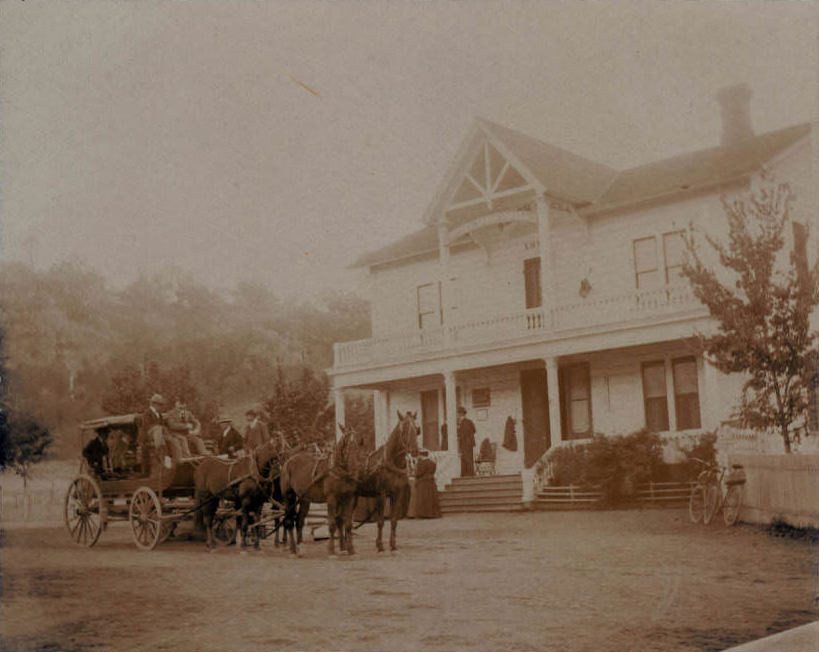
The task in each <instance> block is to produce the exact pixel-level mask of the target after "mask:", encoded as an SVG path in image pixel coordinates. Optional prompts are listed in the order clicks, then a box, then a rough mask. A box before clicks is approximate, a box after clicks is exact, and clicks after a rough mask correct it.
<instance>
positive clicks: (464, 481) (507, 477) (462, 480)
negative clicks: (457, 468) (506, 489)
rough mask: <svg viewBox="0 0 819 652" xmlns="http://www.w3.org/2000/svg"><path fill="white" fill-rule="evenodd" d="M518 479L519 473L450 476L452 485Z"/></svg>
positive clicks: (497, 482)
mask: <svg viewBox="0 0 819 652" xmlns="http://www.w3.org/2000/svg"><path fill="white" fill-rule="evenodd" d="M520 481H521V479H520V473H510V474H504V475H473V476H471V477H467V478H452V484H453V485H470V484H503V483H504V482H520Z"/></svg>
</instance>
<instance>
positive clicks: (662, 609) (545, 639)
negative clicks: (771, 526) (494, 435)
mask: <svg viewBox="0 0 819 652" xmlns="http://www.w3.org/2000/svg"><path fill="white" fill-rule="evenodd" d="M373 537H374V526H369V525H368V526H365V527H364V528H362V529H361V530H359V536H358V540H357V546H358V553H359V554H358V555H356V556H355V557H353V558H346V557H341V558H339V559H337V560H328V559H327V558H326V548H325V545H324V543H310V544H308V545H307V556H306V557H305V558H303V559H291V558H290V557H289V556H288V555H287V554H286V553H285V552H282V551H279V550H277V549H274V548H273V547H272V544H271V543H269V542H265V544H264V545H263V548H262V550H261V551H259V552H250V553H248V554H244V555H242V554H240V553H239V551H238V550H237V549H236V548H233V547H232V548H224V549H221V550H219V551H218V552H216V553H214V554H208V553H207V552H205V550H204V546H203V544H200V543H196V542H183V541H170V542H168V543H166V544H163V545H161V546H160V547H158V548H157V549H156V550H154V551H153V552H148V553H140V552H138V551H137V550H136V549H135V548H134V546H133V545H132V543H131V540H130V531H129V529H128V528H127V526H124V525H123V524H115V525H113V526H112V527H110V528H109V529H108V531H106V532H105V533H104V534H103V537H102V539H101V540H100V542H99V543H98V544H97V546H96V547H95V548H93V549H90V550H87V549H81V548H77V547H75V546H74V544H72V543H71V542H70V540H69V539H68V536H67V534H66V533H65V532H64V531H62V530H61V529H54V528H40V529H25V530H24V529H13V530H11V531H9V532H7V533H6V534H5V540H4V542H3V548H2V582H3V584H2V607H3V611H2V641H3V646H2V647H3V649H5V650H14V651H17V650H37V651H38V652H44V651H50V650H64V651H66V652H73V651H76V650H117V651H119V650H122V651H129V652H130V651H138V650H146V651H147V650H179V651H185V652H190V651H202V652H205V651H211V650H212V651H214V652H216V651H218V652H225V651H232V650H236V651H242V652H253V651H257V650H258V651H265V652H267V651H270V650H289V651H298V650H344V651H358V650H362V651H378V652H381V651H385V650H389V651H399V650H442V651H443V650H445V651H451V650H455V651H467V650H469V651H483V650H504V651H513V650H517V651H528V650H532V651H535V650H538V651H539V650H567V651H577V652H581V651H586V650H588V651H589V652H591V651H595V652H598V651H601V650H610V651H621V650H622V651H637V650H644V651H658V652H659V651H663V652H668V651H672V650H722V649H724V648H726V647H729V646H730V645H732V644H736V643H740V642H744V641H748V640H753V639H755V638H758V637H761V636H763V635H765V634H768V633H773V632H776V631H781V630H784V629H787V628H789V627H792V626H796V625H799V624H803V623H806V622H810V621H811V620H813V619H815V618H816V616H817V612H816V602H815V601H814V598H815V596H816V556H815V552H814V550H813V548H812V546H811V545H810V544H809V543H808V542H805V541H794V540H784V539H776V538H772V537H770V536H768V535H767V534H765V533H763V532H761V531H759V530H758V529H756V528H753V527H746V526H741V527H737V528H733V529H727V528H724V527H723V526H721V525H713V526H712V527H709V528H704V527H702V526H699V527H697V526H693V525H691V524H689V523H688V522H687V521H686V518H685V514H684V513H683V512H682V511H677V510H646V511H612V512H566V513H526V514H477V515H457V516H448V517H446V518H444V519H440V520H436V521H403V522H402V523H401V525H400V527H399V545H400V546H401V547H402V549H401V552H400V554H399V555H396V556H390V555H389V553H386V554H381V555H378V554H377V553H376V552H375V550H374V545H373V540H372V539H373Z"/></svg>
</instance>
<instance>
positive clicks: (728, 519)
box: [722, 484, 742, 525]
mask: <svg viewBox="0 0 819 652" xmlns="http://www.w3.org/2000/svg"><path fill="white" fill-rule="evenodd" d="M740 509H742V485H740V484H732V485H731V486H730V487H728V493H726V494H725V504H724V505H723V506H722V518H723V520H724V521H725V525H736V522H737V520H738V519H739V510H740Z"/></svg>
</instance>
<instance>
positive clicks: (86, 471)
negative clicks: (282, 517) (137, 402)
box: [64, 414, 280, 550]
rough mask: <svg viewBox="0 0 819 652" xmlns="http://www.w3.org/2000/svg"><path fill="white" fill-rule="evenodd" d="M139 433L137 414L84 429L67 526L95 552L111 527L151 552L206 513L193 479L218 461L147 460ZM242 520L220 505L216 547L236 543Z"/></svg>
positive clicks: (158, 455)
mask: <svg viewBox="0 0 819 652" xmlns="http://www.w3.org/2000/svg"><path fill="white" fill-rule="evenodd" d="M138 432H139V415H138V414H127V415H121V416H110V417H104V418H102V419H95V420H93V421H87V422H85V423H83V424H81V426H80V433H81V438H82V444H83V456H82V461H81V463H80V471H79V473H78V475H77V476H76V477H74V479H73V480H72V481H71V483H70V484H69V487H68V491H67V492H66V496H65V507H64V518H65V525H66V527H67V529H68V532H69V535H70V536H71V538H72V539H73V540H74V541H75V542H76V543H78V544H80V545H84V546H88V547H91V546H93V545H94V544H95V543H96V542H97V541H98V540H99V538H100V535H101V534H102V532H103V531H104V530H105V529H106V527H107V525H108V523H110V522H111V521H128V522H129V524H130V526H131V532H132V534H133V539H134V543H135V544H136V546H137V548H139V549H140V550H152V549H153V548H155V547H156V546H157V545H158V544H159V543H162V542H163V541H165V540H166V539H167V538H168V537H169V536H171V534H172V533H173V532H174V530H175V529H176V526H177V525H178V524H179V523H180V522H181V521H185V520H193V519H194V518H195V515H196V514H197V512H199V511H200V510H201V509H202V507H203V505H202V503H201V502H200V500H199V499H198V498H197V495H196V487H195V482H194V476H195V473H196V469H197V467H198V466H199V465H200V464H201V463H202V461H203V460H204V459H216V458H203V457H192V458H187V459H175V458H174V457H172V456H170V455H164V454H163V451H161V450H158V449H152V450H151V451H149V455H147V456H144V455H142V451H141V445H140V444H139V443H138V441H139V437H138ZM148 459H149V460H150V464H149V465H147V466H148V468H144V466H143V464H144V462H143V460H148ZM236 480H240V478H236ZM215 499H216V500H219V497H218V496H217V497H215ZM279 507H280V506H279ZM270 512H271V508H270V506H268V509H267V513H266V514H265V518H264V520H263V522H269V519H270V518H271V516H276V514H271V513H270ZM238 516H239V512H238V510H237V509H236V508H235V506H233V505H230V504H227V503H225V502H220V504H219V505H218V507H217V509H216V511H215V514H214V516H213V534H214V539H215V541H216V542H217V543H221V544H227V543H230V542H232V541H233V540H234V538H235V535H236V530H237V518H238ZM262 532H263V533H264V532H265V531H264V530H262Z"/></svg>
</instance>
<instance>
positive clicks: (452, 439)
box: [444, 371, 458, 451]
mask: <svg viewBox="0 0 819 652" xmlns="http://www.w3.org/2000/svg"><path fill="white" fill-rule="evenodd" d="M444 401H445V404H446V438H447V449H448V450H451V451H457V450H458V427H457V425H456V424H457V423H458V417H457V414H456V412H457V410H458V406H457V405H456V404H455V402H456V401H457V398H456V394H455V372H454V371H445V372H444Z"/></svg>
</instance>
